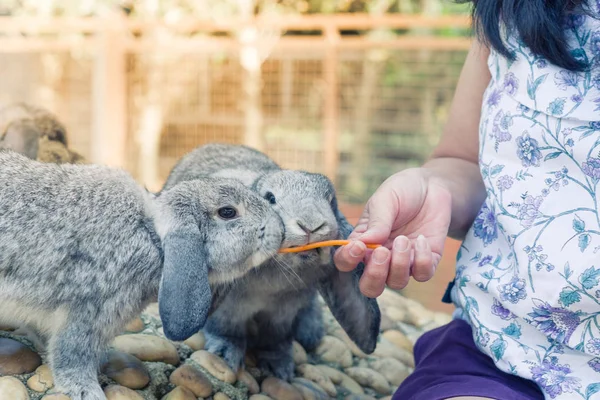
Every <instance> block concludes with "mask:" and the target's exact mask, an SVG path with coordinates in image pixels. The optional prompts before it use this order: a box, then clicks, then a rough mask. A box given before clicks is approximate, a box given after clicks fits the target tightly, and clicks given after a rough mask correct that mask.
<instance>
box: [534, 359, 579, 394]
mask: <svg viewBox="0 0 600 400" xmlns="http://www.w3.org/2000/svg"><path fill="white" fill-rule="evenodd" d="M530 370H531V374H532V378H533V380H534V381H535V382H536V383H537V384H538V385H540V386H541V387H542V388H543V389H544V391H545V392H546V393H548V395H549V396H550V398H552V399H554V398H556V397H557V396H560V395H562V394H563V393H573V392H576V391H577V390H579V389H580V388H581V380H580V379H579V378H576V377H574V376H567V375H569V374H570V373H571V372H572V371H571V368H570V367H569V365H568V364H565V365H561V364H558V362H551V361H549V360H544V361H542V364H540V365H536V366H533V367H531V368H530Z"/></svg>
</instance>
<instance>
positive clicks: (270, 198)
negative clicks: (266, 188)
mask: <svg viewBox="0 0 600 400" xmlns="http://www.w3.org/2000/svg"><path fill="white" fill-rule="evenodd" d="M265 199H266V200H267V201H268V202H269V203H271V204H275V203H276V201H275V195H274V194H273V193H271V192H267V194H265Z"/></svg>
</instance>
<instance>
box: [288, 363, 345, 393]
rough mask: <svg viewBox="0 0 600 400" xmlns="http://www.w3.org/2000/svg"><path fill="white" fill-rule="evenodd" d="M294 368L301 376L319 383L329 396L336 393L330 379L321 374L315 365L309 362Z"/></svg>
mask: <svg viewBox="0 0 600 400" xmlns="http://www.w3.org/2000/svg"><path fill="white" fill-rule="evenodd" d="M296 369H297V370H298V372H299V373H300V375H302V377H303V378H305V379H307V380H309V381H312V382H314V383H316V384H317V385H319V386H320V387H321V388H323V390H325V392H326V393H327V394H328V395H329V396H332V397H334V396H335V395H336V394H337V390H336V389H335V385H334V384H333V382H332V381H331V379H329V377H328V376H326V375H325V374H323V372H322V371H321V370H320V369H319V368H317V367H316V366H314V365H311V364H302V365H299V366H298V367H297V368H296Z"/></svg>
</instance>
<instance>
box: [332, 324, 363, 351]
mask: <svg viewBox="0 0 600 400" xmlns="http://www.w3.org/2000/svg"><path fill="white" fill-rule="evenodd" d="M331 335H332V336H335V337H336V338H338V339H340V340H341V341H342V342H344V344H345V345H346V346H348V348H349V349H350V352H351V353H352V355H354V356H356V357H359V358H365V357H367V354H365V353H364V352H363V351H362V350H361V349H360V348H359V347H358V346H357V345H356V343H354V342H353V341H352V339H350V336H348V334H347V333H346V331H344V330H343V329H342V328H341V327H340V329H336V330H335V331H334V332H332V333H331Z"/></svg>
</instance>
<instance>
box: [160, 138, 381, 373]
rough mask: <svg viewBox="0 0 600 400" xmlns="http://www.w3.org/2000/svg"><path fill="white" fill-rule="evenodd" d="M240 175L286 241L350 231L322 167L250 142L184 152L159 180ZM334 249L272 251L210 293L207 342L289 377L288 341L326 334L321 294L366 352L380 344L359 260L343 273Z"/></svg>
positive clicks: (315, 340) (236, 363)
mask: <svg viewBox="0 0 600 400" xmlns="http://www.w3.org/2000/svg"><path fill="white" fill-rule="evenodd" d="M207 174H208V175H210V176H221V177H229V178H234V179H239V180H241V181H242V182H244V184H246V185H247V186H249V187H252V188H253V190H255V191H256V192H257V193H258V194H260V196H262V197H264V198H265V199H266V200H267V201H269V203H271V205H272V207H273V209H274V210H275V211H276V212H277V213H278V214H279V215H280V216H281V218H282V220H283V221H284V225H285V235H284V240H283V247H292V246H300V245H305V244H307V243H312V242H317V241H322V240H330V239H340V238H344V239H345V238H347V237H348V235H349V234H350V233H351V231H352V229H353V228H352V226H351V225H350V224H349V223H348V221H347V220H346V218H345V217H344V216H343V215H342V213H341V212H340V210H339V209H338V205H337V200H336V195H335V190H334V187H333V185H332V183H331V181H330V180H329V179H328V178H327V177H325V176H324V175H322V174H316V173H308V172H304V171H298V170H286V169H282V168H280V167H279V166H278V164H276V163H275V162H274V161H273V160H272V159H270V158H269V157H267V156H266V155H265V154H263V153H261V152H259V151H257V150H254V149H252V148H250V147H246V146H239V145H227V144H218V143H217V144H209V145H205V146H201V147H198V148H196V149H195V150H193V151H192V152H190V153H188V154H187V155H185V156H184V157H183V158H182V159H181V160H180V161H179V162H178V163H177V165H176V166H175V167H174V168H173V170H172V172H171V174H170V175H169V177H168V178H167V181H166V183H165V185H164V187H163V190H169V188H171V187H173V186H174V185H176V184H179V183H181V182H184V181H192V180H194V179H197V178H200V177H202V176H205V175H207ZM332 254H333V250H332V249H327V248H324V249H317V250H312V251H307V252H302V253H295V254H277V255H275V256H274V257H272V258H270V259H269V260H268V261H266V262H265V263H264V264H263V265H261V267H260V268H257V269H254V270H251V271H249V272H248V274H246V275H245V276H244V277H242V278H240V279H238V280H236V281H235V282H233V283H231V284H229V285H221V286H219V288H218V289H217V288H216V289H215V291H214V292H213V308H216V311H215V312H214V313H213V314H211V316H210V317H209V319H208V321H207V324H206V326H205V328H204V333H205V335H206V337H207V349H208V350H209V351H211V352H213V353H216V354H219V355H221V356H223V358H224V359H225V360H226V362H227V363H228V364H229V365H230V366H231V367H232V368H234V369H238V368H240V367H242V366H243V363H244V356H245V352H246V350H247V349H253V350H255V351H256V353H257V364H258V366H259V368H261V369H262V371H263V372H264V373H265V374H273V375H275V376H277V377H279V378H282V379H286V380H289V379H290V378H292V377H293V373H294V363H293V359H292V341H293V339H295V340H297V341H298V342H299V343H300V344H302V346H304V347H305V348H306V349H307V350H311V349H313V348H315V347H316V346H317V345H318V344H319V342H320V341H321V339H322V337H323V335H324V326H323V317H322V311H321V308H320V306H319V302H318V297H317V294H318V293H320V294H321V295H322V297H323V299H324V300H325V302H326V304H327V305H328V307H329V308H330V310H331V311H332V313H333V315H334V316H335V318H336V319H337V321H338V322H339V323H340V325H341V326H342V328H343V329H344V330H345V331H346V332H347V333H348V335H349V337H350V338H351V339H352V340H353V341H354V342H355V343H356V344H357V345H358V346H359V348H360V349H361V350H362V351H363V352H365V353H372V352H373V350H374V349H375V346H376V343H377V337H378V334H379V326H380V319H381V317H380V311H379V307H378V305H377V302H376V300H375V299H370V298H367V297H365V296H364V295H362V294H361V292H360V290H359V285H358V282H359V279H360V276H361V275H362V272H363V269H364V265H363V264H360V265H359V267H358V268H357V269H356V270H354V271H353V272H348V273H346V272H341V271H339V270H337V269H336V267H335V265H334V264H333V258H332Z"/></svg>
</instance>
